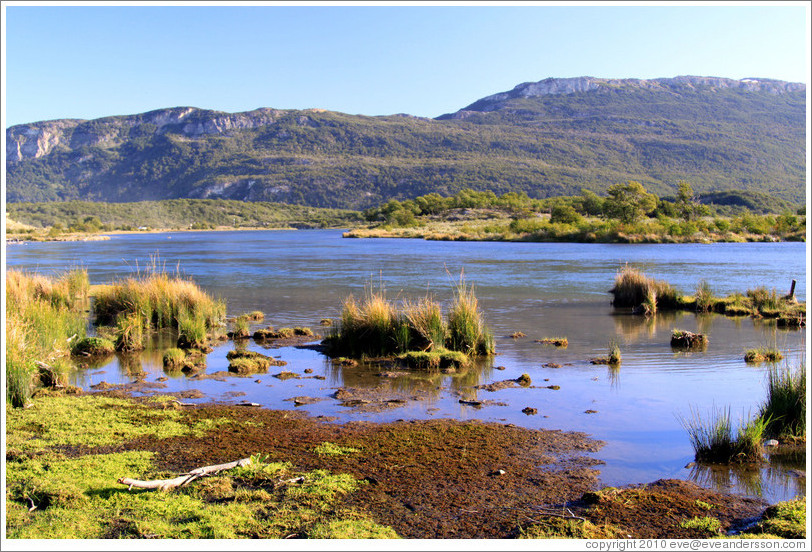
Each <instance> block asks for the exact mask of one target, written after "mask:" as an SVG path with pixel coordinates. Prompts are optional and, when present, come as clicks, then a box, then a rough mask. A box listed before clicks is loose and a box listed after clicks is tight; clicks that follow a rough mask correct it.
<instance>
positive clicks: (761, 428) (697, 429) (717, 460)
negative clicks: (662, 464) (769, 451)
mask: <svg viewBox="0 0 812 552" xmlns="http://www.w3.org/2000/svg"><path fill="white" fill-rule="evenodd" d="M680 423H681V424H682V426H683V427H684V428H685V430H686V431H687V432H688V437H689V439H690V441H691V446H692V447H693V449H694V453H695V457H696V460H697V461H698V462H707V463H712V464H729V463H734V462H738V463H744V462H757V461H760V460H761V459H762V457H763V446H762V443H763V440H764V435H765V432H766V427H767V424H766V422H765V420H764V419H763V418H760V417H759V418H756V419H754V420H750V421H747V422H742V423H741V424H740V427H739V428H738V430H737V431H736V432H734V430H733V424H732V421H731V417H730V409H729V408H728V409H724V408H720V409H713V410H711V411H710V413H709V414H708V415H707V416H705V417H703V416H701V415H700V414H699V413H698V412H696V411H694V410H692V411H691V417H690V418H687V419H686V418H680Z"/></svg>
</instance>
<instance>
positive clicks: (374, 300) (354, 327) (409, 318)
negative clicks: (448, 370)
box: [325, 284, 494, 358]
mask: <svg viewBox="0 0 812 552" xmlns="http://www.w3.org/2000/svg"><path fill="white" fill-rule="evenodd" d="M325 345H327V348H328V351H329V353H330V354H331V355H332V356H347V357H353V358H359V357H386V356H393V355H398V354H403V353H406V352H409V351H424V352H430V351H437V350H440V349H448V350H451V351H460V352H462V353H464V354H466V355H471V356H474V355H489V354H492V353H493V350H494V345H493V336H492V335H491V334H490V332H489V331H488V329H487V327H486V326H485V324H484V321H483V318H482V313H481V312H480V310H479V304H478V301H477V299H476V296H475V295H474V293H473V287H469V286H465V285H464V284H462V285H461V286H459V287H458V288H457V293H456V294H455V298H454V302H453V304H452V306H451V310H450V312H449V314H448V316H447V317H444V316H443V311H442V308H441V307H440V305H439V303H437V302H435V301H434V299H432V298H431V297H428V296H427V297H424V298H422V299H419V300H417V301H409V300H406V301H403V302H402V303H401V305H400V306H397V305H396V304H395V303H393V302H392V301H390V300H389V299H388V298H387V297H386V294H385V292H384V290H383V289H379V290H372V289H367V291H366V295H365V297H364V299H363V300H361V301H359V300H357V299H355V297H353V296H350V297H348V298H347V299H346V300H345V301H344V306H343V309H342V313H341V319H340V320H339V321H338V323H337V324H334V325H333V329H332V332H331V335H330V336H329V337H328V338H327V339H326V340H325Z"/></svg>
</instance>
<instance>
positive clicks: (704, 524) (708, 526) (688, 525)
mask: <svg viewBox="0 0 812 552" xmlns="http://www.w3.org/2000/svg"><path fill="white" fill-rule="evenodd" d="M679 526H680V527H682V528H684V529H699V530H700V531H703V532H705V533H707V534H708V535H716V534H718V533H719V529H720V528H721V527H722V522H721V521H719V520H718V519H716V518H714V517H692V518H691V519H688V520H685V521H683V522H681V523H680V524H679Z"/></svg>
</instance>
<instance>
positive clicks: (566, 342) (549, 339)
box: [536, 337, 570, 349]
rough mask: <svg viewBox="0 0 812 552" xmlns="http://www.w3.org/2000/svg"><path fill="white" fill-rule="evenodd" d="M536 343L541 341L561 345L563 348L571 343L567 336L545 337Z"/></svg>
mask: <svg viewBox="0 0 812 552" xmlns="http://www.w3.org/2000/svg"><path fill="white" fill-rule="evenodd" d="M536 343H541V344H542V345H553V346H555V347H561V348H562V349H566V348H567V346H568V345H569V344H570V342H569V340H568V339H567V338H566V337H543V338H541V339H538V340H536Z"/></svg>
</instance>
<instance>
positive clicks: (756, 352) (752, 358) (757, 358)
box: [744, 347, 784, 363]
mask: <svg viewBox="0 0 812 552" xmlns="http://www.w3.org/2000/svg"><path fill="white" fill-rule="evenodd" d="M782 358H784V355H782V354H781V351H779V350H777V349H771V348H768V347H759V348H757V349H749V350H747V352H745V353H744V361H745V362H750V363H755V362H778V361H779V360H781V359H782Z"/></svg>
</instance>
